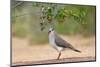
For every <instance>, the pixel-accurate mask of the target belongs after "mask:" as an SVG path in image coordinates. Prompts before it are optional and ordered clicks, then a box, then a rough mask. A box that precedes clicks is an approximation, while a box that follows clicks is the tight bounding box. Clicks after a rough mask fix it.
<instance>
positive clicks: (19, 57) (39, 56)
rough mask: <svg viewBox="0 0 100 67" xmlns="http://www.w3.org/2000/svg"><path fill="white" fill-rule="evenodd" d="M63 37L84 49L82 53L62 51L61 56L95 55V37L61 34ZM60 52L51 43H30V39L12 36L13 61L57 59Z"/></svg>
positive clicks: (78, 47)
mask: <svg viewBox="0 0 100 67" xmlns="http://www.w3.org/2000/svg"><path fill="white" fill-rule="evenodd" d="M61 37H62V38H63V39H65V40H66V41H68V42H69V43H71V44H72V45H73V46H74V47H75V48H77V49H79V50H80V51H82V52H81V53H77V52H74V51H72V50H65V51H63V52H62V55H61V57H60V58H71V57H86V56H87V57H88V56H91V57H95V37H94V36H92V37H88V38H84V37H82V36H61ZM57 56H58V52H57V51H56V50H55V49H54V48H52V47H51V46H50V45H49V44H43V45H42V44H41V45H36V44H35V45H31V46H30V45H29V42H28V39H27V38H24V39H21V38H15V37H13V38H12V62H13V63H15V62H21V61H40V60H49V59H56V58H57Z"/></svg>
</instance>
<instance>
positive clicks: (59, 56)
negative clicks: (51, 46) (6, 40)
mask: <svg viewBox="0 0 100 67" xmlns="http://www.w3.org/2000/svg"><path fill="white" fill-rule="evenodd" d="M60 56H61V52H60V53H59V55H58V57H57V59H58V60H59V58H60Z"/></svg>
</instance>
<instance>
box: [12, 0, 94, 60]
mask: <svg viewBox="0 0 100 67" xmlns="http://www.w3.org/2000/svg"><path fill="white" fill-rule="evenodd" d="M11 25H12V49H13V50H12V51H13V62H17V61H22V60H35V59H36V60H40V59H42V58H43V57H45V58H46V57H47V56H46V55H45V54H46V53H47V55H49V54H48V53H50V51H48V50H49V49H51V53H53V52H55V53H56V51H55V50H54V51H53V49H52V48H51V47H49V46H48V33H47V32H48V29H49V28H50V27H54V28H55V31H56V32H57V33H58V34H59V35H60V36H61V37H62V38H64V39H65V40H67V41H68V42H70V43H71V44H73V45H74V44H75V45H74V46H77V47H78V48H80V50H84V49H87V50H86V51H85V52H84V51H83V54H78V55H74V53H73V52H72V53H73V54H71V56H73V55H74V56H95V31H96V30H95V28H96V27H95V26H96V7H95V6H89V5H87V6H86V5H84V6H83V5H70V4H55V3H39V2H28V1H15V0H12V3H11ZM91 45H92V46H91ZM81 47H83V48H82V49H81ZM40 49H41V50H42V49H43V51H45V52H44V55H43V54H40V53H38V52H39V51H40ZM46 50H47V51H48V52H46ZM89 51H91V52H89ZM34 52H35V53H34ZM69 52H70V51H69ZM56 54H57V53H56ZM19 55H20V56H19ZM34 55H36V56H34ZM37 56H38V57H37ZM65 56H66V55H65ZM71 56H70V55H68V57H71ZM50 57H51V58H52V57H53V55H50ZM32 58H33V59H32ZM47 58H48V57H47ZM47 58H46V59H47ZM54 58H55V57H54ZM42 60H43V59H42Z"/></svg>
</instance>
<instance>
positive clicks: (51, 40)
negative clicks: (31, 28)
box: [49, 31, 55, 44]
mask: <svg viewBox="0 0 100 67" xmlns="http://www.w3.org/2000/svg"><path fill="white" fill-rule="evenodd" d="M49 42H50V44H55V32H54V31H52V32H50V34H49Z"/></svg>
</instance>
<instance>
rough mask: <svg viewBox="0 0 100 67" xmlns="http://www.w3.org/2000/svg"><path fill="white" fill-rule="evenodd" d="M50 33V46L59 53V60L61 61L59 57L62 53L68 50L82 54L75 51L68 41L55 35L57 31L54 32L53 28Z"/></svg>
mask: <svg viewBox="0 0 100 67" xmlns="http://www.w3.org/2000/svg"><path fill="white" fill-rule="evenodd" d="M48 33H49V43H50V45H51V46H52V47H53V48H55V49H56V50H57V51H58V52H59V55H58V58H57V59H59V57H60V55H61V51H63V50H64V49H66V48H68V49H71V50H73V51H75V52H81V51H79V50H77V49H75V48H74V47H73V46H72V45H71V44H69V43H68V42H67V41H65V40H63V39H62V38H61V37H59V36H58V35H57V34H56V33H55V31H54V29H53V28H50V29H49V32H48Z"/></svg>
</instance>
